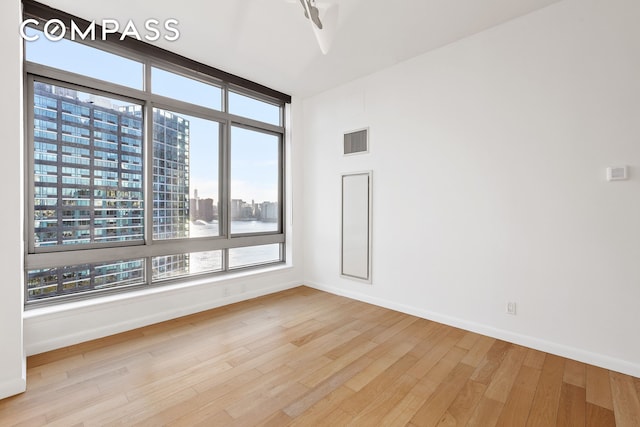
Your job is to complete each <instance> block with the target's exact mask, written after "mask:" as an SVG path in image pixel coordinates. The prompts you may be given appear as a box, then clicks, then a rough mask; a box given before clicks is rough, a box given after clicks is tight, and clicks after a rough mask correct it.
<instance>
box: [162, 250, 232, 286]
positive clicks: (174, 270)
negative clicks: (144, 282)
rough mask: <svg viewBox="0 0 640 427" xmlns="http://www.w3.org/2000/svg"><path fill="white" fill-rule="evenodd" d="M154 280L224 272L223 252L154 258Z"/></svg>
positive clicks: (204, 252)
mask: <svg viewBox="0 0 640 427" xmlns="http://www.w3.org/2000/svg"><path fill="white" fill-rule="evenodd" d="M152 262H153V280H154V281H156V280H163V279H171V278H176V277H182V276H189V275H193V274H201V273H211V272H215V271H221V270H222V251H203V252H192V253H188V254H178V255H169V256H159V257H153V261H152Z"/></svg>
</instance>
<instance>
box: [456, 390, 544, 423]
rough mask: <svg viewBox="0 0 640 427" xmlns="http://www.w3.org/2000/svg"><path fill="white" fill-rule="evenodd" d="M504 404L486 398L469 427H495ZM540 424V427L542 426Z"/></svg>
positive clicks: (470, 421) (477, 407) (472, 417)
mask: <svg viewBox="0 0 640 427" xmlns="http://www.w3.org/2000/svg"><path fill="white" fill-rule="evenodd" d="M503 407H504V403H502V402H498V401H497V400H493V399H489V398H487V397H486V396H485V397H483V398H482V400H480V403H478V406H476V410H475V411H474V412H473V415H471V419H470V420H469V422H468V423H467V426H469V427H476V426H477V427H493V426H495V425H496V423H497V422H498V418H499V417H500V412H501V411H502V408H503ZM542 425H543V424H540V425H539V426H542Z"/></svg>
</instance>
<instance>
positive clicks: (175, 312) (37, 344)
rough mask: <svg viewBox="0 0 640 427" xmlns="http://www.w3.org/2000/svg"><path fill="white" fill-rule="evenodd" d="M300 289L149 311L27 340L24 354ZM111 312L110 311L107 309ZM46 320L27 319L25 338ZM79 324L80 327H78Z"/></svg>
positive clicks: (74, 314) (271, 289)
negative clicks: (40, 338) (32, 329)
mask: <svg viewBox="0 0 640 427" xmlns="http://www.w3.org/2000/svg"><path fill="white" fill-rule="evenodd" d="M297 286H300V282H298V281H294V282H288V283H284V284H278V285H275V286H268V287H263V288H259V289H256V290H248V291H246V292H243V293H239V294H235V295H230V296H226V297H219V298H215V299H209V300H205V301H202V300H197V299H196V300H194V302H193V304H189V305H186V306H185V305H180V306H177V307H175V308H173V309H170V310H162V311H154V312H151V313H150V312H149V311H147V312H146V313H145V314H143V315H139V316H135V315H131V316H127V317H126V318H124V319H122V320H119V321H110V322H106V323H105V324H104V326H102V327H98V328H80V329H76V330H75V331H73V330H72V331H70V332H68V333H66V334H65V333H64V332H65V331H60V333H58V334H47V335H48V337H50V338H48V339H44V340H33V339H32V340H29V339H28V338H26V337H25V352H26V354H27V355H28V356H31V355H34V354H39V353H44V352H46V351H51V350H56V349H59V348H63V347H67V346H70V345H74V344H78V343H82V342H86V341H90V340H94V339H98V338H103V337H106V336H109V335H113V334H117V333H121V332H125V331H130V330H132V329H136V328H140V327H143V326H148V325H152V324H154V323H159V322H164V321H166V320H170V319H175V318H178V317H182V316H188V315H190V314H194V313H198V312H201V311H205V310H211V309H213V308H217V307H222V306H225V305H229V304H233V303H236V302H240V301H245V300H249V299H252V298H257V297H261V296H264V295H268V294H272V293H275V292H280V291H284V290H286V289H291V288H294V287H297ZM154 298H167V296H166V295H164V296H163V295H162V294H159V295H149V296H148V299H147V303H146V305H147V306H148V305H150V304H151V305H152V304H153V300H154ZM101 309H102V310H104V309H105V308H100V307H99V306H92V310H101ZM106 310H108V309H106ZM88 315H91V311H90V310H89V309H78V310H69V311H67V312H64V313H56V314H55V315H53V317H55V318H56V320H57V321H59V320H60V319H61V318H62V319H65V321H66V322H67V323H69V324H71V325H74V324H75V325H77V324H82V323H81V321H82V320H81V319H82V317H83V316H88ZM67 319H68V320H67ZM46 321H47V316H43V318H42V319H38V318H28V319H25V335H28V331H29V330H30V329H31V328H36V327H37V323H38V322H44V323H46ZM79 322H80V323H79Z"/></svg>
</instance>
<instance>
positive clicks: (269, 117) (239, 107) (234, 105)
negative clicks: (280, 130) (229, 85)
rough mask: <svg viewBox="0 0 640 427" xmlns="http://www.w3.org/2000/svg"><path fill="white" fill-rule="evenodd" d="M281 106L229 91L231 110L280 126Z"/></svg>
mask: <svg viewBox="0 0 640 427" xmlns="http://www.w3.org/2000/svg"><path fill="white" fill-rule="evenodd" d="M280 111H281V108H280V106H278V105H274V104H270V103H268V102H265V101H261V100H259V99H256V98H252V97H250V96H246V95H242V94H239V93H237V92H233V91H229V112H230V113H231V114H235V115H238V116H243V117H248V118H250V119H254V120H260V121H261V122H265V123H269V124H272V125H276V126H279V125H280V124H281V123H280V122H281V119H280Z"/></svg>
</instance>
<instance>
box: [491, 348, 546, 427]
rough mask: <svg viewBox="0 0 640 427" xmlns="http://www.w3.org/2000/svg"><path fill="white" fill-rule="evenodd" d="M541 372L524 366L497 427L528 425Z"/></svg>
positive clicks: (522, 426) (521, 426)
mask: <svg viewBox="0 0 640 427" xmlns="http://www.w3.org/2000/svg"><path fill="white" fill-rule="evenodd" d="M525 360H526V359H525ZM541 372H542V371H541V370H540V369H535V368H532V367H531V366H526V365H524V364H523V365H522V367H521V368H520V372H518V376H517V377H516V380H515V382H514V384H513V387H512V388H511V392H510V393H509V397H508V398H507V401H506V403H505V405H504V408H503V409H502V412H501V413H500V417H499V418H498V421H497V423H496V425H497V426H500V427H524V426H525V425H526V424H527V419H528V418H529V411H530V410H531V405H532V404H533V398H534V396H535V393H536V389H537V387H538V381H539V379H540V374H541Z"/></svg>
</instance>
